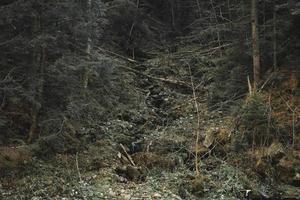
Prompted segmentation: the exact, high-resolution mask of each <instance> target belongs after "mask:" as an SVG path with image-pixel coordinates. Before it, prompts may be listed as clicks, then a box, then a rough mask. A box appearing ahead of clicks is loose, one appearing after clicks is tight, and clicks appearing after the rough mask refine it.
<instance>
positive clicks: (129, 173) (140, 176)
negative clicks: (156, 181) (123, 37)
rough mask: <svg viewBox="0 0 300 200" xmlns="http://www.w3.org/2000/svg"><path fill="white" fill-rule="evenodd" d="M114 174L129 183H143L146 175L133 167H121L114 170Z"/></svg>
mask: <svg viewBox="0 0 300 200" xmlns="http://www.w3.org/2000/svg"><path fill="white" fill-rule="evenodd" d="M115 171H116V173H117V174H118V175H119V176H122V177H124V178H127V179H128V180H131V181H144V180H145V179H146V173H145V171H144V170H143V169H142V168H139V167H134V166H130V165H129V166H122V167H117V168H116V170H115Z"/></svg>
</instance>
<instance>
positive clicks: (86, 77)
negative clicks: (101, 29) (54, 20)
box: [83, 0, 92, 94]
mask: <svg viewBox="0 0 300 200" xmlns="http://www.w3.org/2000/svg"><path fill="white" fill-rule="evenodd" d="M91 8H92V0H87V19H88V20H87V23H88V26H87V41H86V49H85V52H86V55H87V60H89V58H90V54H91V49H92V39H91V25H90V23H91V22H90V20H91V19H90V12H91ZM89 76H90V68H89V67H88V66H86V67H85V68H84V74H83V92H84V94H85V93H86V89H87V87H88V83H89Z"/></svg>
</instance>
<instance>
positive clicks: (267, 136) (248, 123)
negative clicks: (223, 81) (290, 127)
mask: <svg viewBox="0 0 300 200" xmlns="http://www.w3.org/2000/svg"><path fill="white" fill-rule="evenodd" d="M234 115H235V116H236V118H237V119H238V121H239V122H238V126H239V133H238V134H240V135H238V136H237V137H239V139H240V141H238V142H241V143H243V142H245V143H246V144H248V145H266V144H268V143H270V142H271V141H272V139H274V138H275V137H276V136H275V134H274V132H275V130H274V128H273V127H275V123H276V122H275V119H274V118H272V116H271V113H270V107H269V105H268V104H267V102H266V100H265V99H264V96H263V95H262V94H260V93H254V94H253V95H251V96H248V97H247V99H246V101H245V102H241V104H240V105H239V106H238V107H237V108H236V110H235V111H234ZM241 140H242V141H241Z"/></svg>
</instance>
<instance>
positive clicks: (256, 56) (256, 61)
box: [251, 0, 260, 90]
mask: <svg viewBox="0 0 300 200" xmlns="http://www.w3.org/2000/svg"><path fill="white" fill-rule="evenodd" d="M251 4H252V5H251V25H252V57H253V74H254V90H256V89H257V87H258V85H259V82H260V51H259V33H258V18H257V0H252V2H251Z"/></svg>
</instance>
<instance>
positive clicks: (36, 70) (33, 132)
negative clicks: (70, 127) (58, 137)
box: [27, 12, 46, 143]
mask: <svg viewBox="0 0 300 200" xmlns="http://www.w3.org/2000/svg"><path fill="white" fill-rule="evenodd" d="M31 31H32V36H33V37H36V35H38V34H40V31H41V20H40V15H39V13H38V12H34V13H33V14H32V30H31ZM45 63H46V48H45V47H44V46H43V44H40V41H38V42H36V44H35V46H34V48H33V52H32V66H33V74H32V75H33V76H34V80H35V81H33V83H32V88H33V91H34V93H35V94H34V98H33V99H34V102H32V103H33V106H32V108H31V111H30V116H31V125H30V129H29V133H28V140H27V142H29V143H30V142H32V141H33V140H34V139H35V138H37V137H38V135H39V132H40V131H39V127H38V115H39V112H40V109H41V104H42V98H43V88H44V68H45Z"/></svg>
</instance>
